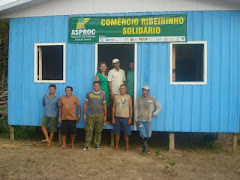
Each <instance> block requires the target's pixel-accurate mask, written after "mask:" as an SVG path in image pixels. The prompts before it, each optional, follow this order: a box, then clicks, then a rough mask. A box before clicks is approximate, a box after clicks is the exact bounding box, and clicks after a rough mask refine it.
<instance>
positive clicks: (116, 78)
mask: <svg viewBox="0 0 240 180" xmlns="http://www.w3.org/2000/svg"><path fill="white" fill-rule="evenodd" d="M112 64H113V69H111V70H110V71H109V73H108V83H109V90H110V93H111V98H112V99H114V95H115V94H120V91H119V87H120V85H121V84H125V81H126V77H125V72H124V70H122V69H120V61H119V59H113V60H112Z"/></svg>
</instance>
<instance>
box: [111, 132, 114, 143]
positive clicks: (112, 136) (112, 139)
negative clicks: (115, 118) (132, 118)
mask: <svg viewBox="0 0 240 180" xmlns="http://www.w3.org/2000/svg"><path fill="white" fill-rule="evenodd" d="M111 147H114V133H113V130H111Z"/></svg>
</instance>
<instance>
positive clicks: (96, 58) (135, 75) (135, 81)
mask: <svg viewBox="0 0 240 180" xmlns="http://www.w3.org/2000/svg"><path fill="white" fill-rule="evenodd" d="M101 44H104V45H107V44H134V107H135V105H136V100H137V43H96V44H95V74H97V71H98V45H101ZM133 111H134V112H135V110H133ZM134 114H135V113H134ZM132 121H134V119H132ZM134 130H135V131H136V130H137V127H136V124H135V122H134Z"/></svg>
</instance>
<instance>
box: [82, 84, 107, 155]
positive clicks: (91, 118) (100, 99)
mask: <svg viewBox="0 0 240 180" xmlns="http://www.w3.org/2000/svg"><path fill="white" fill-rule="evenodd" d="M87 109H88V116H86V112H87ZM106 118H107V106H106V96H105V94H104V93H103V92H102V91H101V87H100V82H99V81H95V82H94V83H93V91H90V92H88V93H87V95H86V99H85V103H84V108H83V120H84V121H86V127H85V130H86V136H85V144H84V147H83V150H84V151H86V150H88V147H89V146H90V145H91V142H92V137H93V129H94V128H95V135H94V144H95V149H96V150H99V149H100V143H101V132H102V125H103V123H105V122H106Z"/></svg>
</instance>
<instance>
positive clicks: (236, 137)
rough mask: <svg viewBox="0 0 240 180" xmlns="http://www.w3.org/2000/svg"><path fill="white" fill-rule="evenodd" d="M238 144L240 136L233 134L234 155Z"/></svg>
mask: <svg viewBox="0 0 240 180" xmlns="http://www.w3.org/2000/svg"><path fill="white" fill-rule="evenodd" d="M237 142H238V136H237V134H233V141H232V153H233V154H235V153H236V151H237Z"/></svg>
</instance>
